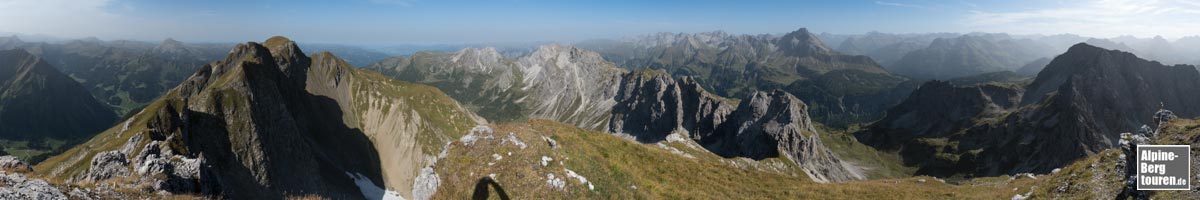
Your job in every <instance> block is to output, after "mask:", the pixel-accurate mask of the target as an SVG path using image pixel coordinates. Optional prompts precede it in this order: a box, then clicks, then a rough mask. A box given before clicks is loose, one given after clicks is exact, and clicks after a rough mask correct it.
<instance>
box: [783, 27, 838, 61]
mask: <svg viewBox="0 0 1200 200" xmlns="http://www.w3.org/2000/svg"><path fill="white" fill-rule="evenodd" d="M779 46H780V48H781V49H783V50H785V51H787V52H791V53H793V54H795V55H813V54H831V53H833V50H830V49H829V47H826V46H825V43H822V42H821V40H820V39H818V38H817V36H816V35H813V34H812V33H810V32H808V29H807V28H800V29H799V30H796V31H792V32H791V33H788V34H785V35H783V37H781V38H779Z"/></svg>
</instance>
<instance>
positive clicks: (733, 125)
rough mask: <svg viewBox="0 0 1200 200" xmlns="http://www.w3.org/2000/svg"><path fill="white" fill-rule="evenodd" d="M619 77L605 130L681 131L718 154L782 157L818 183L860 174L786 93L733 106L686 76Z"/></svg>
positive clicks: (658, 134) (655, 136) (654, 137)
mask: <svg viewBox="0 0 1200 200" xmlns="http://www.w3.org/2000/svg"><path fill="white" fill-rule="evenodd" d="M624 80H625V81H623V82H622V86H621V90H620V93H619V94H618V95H617V102H618V103H617V106H616V107H614V108H613V110H612V113H613V114H612V117H611V120H610V121H611V123H610V125H609V132H614V133H624V134H629V135H632V136H634V137H635V138H637V140H638V141H641V142H659V141H663V140H666V138H667V137H668V135H670V134H683V135H686V136H687V137H688V138H689V139H690V140H692V141H694V142H696V143H698V144H700V145H701V146H703V147H704V148H706V149H708V150H709V151H712V152H713V153H715V154H717V155H721V156H723V157H746V158H751V159H756V160H759V159H765V158H772V157H786V158H788V159H790V160H792V161H793V162H795V163H796V164H797V165H800V166H801V169H803V170H804V172H805V173H806V174H808V175H809V177H810V178H812V179H813V180H815V181H819V182H827V181H846V180H856V179H863V178H864V177H863V175H862V174H860V173H859V172H858V170H857V168H856V167H854V166H852V165H850V164H849V163H845V162H843V161H841V159H840V158H838V157H837V155H835V154H833V153H832V152H831V151H829V149H828V148H826V147H825V146H824V145H822V144H821V140H820V137H818V135H817V134H818V133H817V131H816V129H815V128H814V127H813V123H812V120H811V118H810V117H809V116H808V111H807V106H806V105H805V104H804V103H803V102H801V101H800V100H799V99H797V98H796V97H794V96H792V95H791V94H788V93H786V92H783V91H779V90H776V91H771V92H755V93H753V95H751V96H750V97H749V98H747V99H745V100H742V101H741V103H739V104H737V105H736V107H735V106H734V103H732V102H731V101H730V100H726V99H723V98H720V97H716V96H714V95H711V94H708V93H707V92H706V91H704V90H703V89H701V88H700V87H699V86H698V85H697V84H696V83H695V81H694V80H692V79H690V78H688V77H684V78H680V79H679V80H678V81H676V80H674V79H671V78H670V76H668V75H665V74H664V73H661V72H653V71H639V72H633V73H630V74H627V75H625V76H624Z"/></svg>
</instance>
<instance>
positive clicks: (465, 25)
mask: <svg viewBox="0 0 1200 200" xmlns="http://www.w3.org/2000/svg"><path fill="white" fill-rule="evenodd" d="M0 11H3V12H0V32H16V33H24V34H46V35H54V36H61V37H88V36H95V37H100V38H101V39H135V40H152V41H153V40H161V39H163V38H168V37H170V38H176V39H179V40H183V41H195V42H241V41H250V40H262V39H264V38H266V37H268V36H271V35H285V36H288V37H291V38H292V39H294V40H298V41H302V42H314V43H315V42H319V43H345V44H359V45H364V44H370V45H388V44H442V43H503V42H529V41H577V40H584V39H592V38H618V37H622V36H631V35H640V34H648V33H654V32H701V31H711V30H724V31H727V32H730V33H747V34H759V33H783V32H788V31H792V30H795V29H798V28H800V27H807V28H809V30H811V31H814V32H831V33H864V32H867V31H881V32H891V33H924V32H973V31H983V32H1008V33H1016V34H1057V33H1075V34H1081V35H1086V36H1096V37H1112V36H1118V35H1135V36H1140V37H1151V36H1154V35H1163V36H1166V37H1168V38H1177V37H1182V36H1187V35H1198V34H1200V22H1192V21H1196V20H1195V19H1200V1H1195V0H1138V1H1133V0H1061V1H1053V0H1051V1H1032V0H1015V1H1001V0H989V1H966V0H886V1H873V0H872V1H853V0H851V1H803V0H801V1H769V0H768V1H733V0H692V1H623V0H612V1H569V0H563V1H549V0H493V1H459V0H446V1H433V0H348V1H303V0H301V1H283V0H257V1H255V0H242V1H234V0H208V1H203V0H169V1H156V0H0Z"/></svg>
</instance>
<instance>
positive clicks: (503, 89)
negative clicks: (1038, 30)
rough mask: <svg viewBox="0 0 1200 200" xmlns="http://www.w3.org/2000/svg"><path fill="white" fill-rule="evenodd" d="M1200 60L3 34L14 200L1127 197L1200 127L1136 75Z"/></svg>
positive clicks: (896, 48) (848, 42) (1197, 96)
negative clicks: (1135, 173) (400, 47)
mask: <svg viewBox="0 0 1200 200" xmlns="http://www.w3.org/2000/svg"><path fill="white" fill-rule="evenodd" d="M1193 40H1194V41H1193ZM1188 42H1196V43H1197V44H1200V39H1195V38H1184V39H1180V40H1178V41H1175V42H1168V41H1166V40H1165V39H1162V38H1155V39H1138V38H1132V37H1118V38H1110V39H1096V38H1086V37H1079V36H1075V35H1052V36H1023V35H1008V34H985V33H969V34H953V33H933V34H885V33H875V32H873V33H868V34H865V35H835V34H813V33H811V32H809V31H808V30H807V29H804V28H800V29H798V30H796V31H792V32H788V33H784V34H778V35H774V34H763V35H733V34H728V33H725V32H720V31H716V32H704V33H694V34H689V33H659V34H653V35H646V36H640V37H633V38H625V39H620V40H591V41H585V42H579V43H575V44H558V43H552V44H542V45H539V46H536V47H529V48H510V47H502V48H496V47H478V48H476V47H471V48H461V49H459V48H454V49H450V50H446V49H433V50H429V51H417V52H412V53H411V54H406V55H401V56H393V57H386V56H388V55H387V54H384V53H379V52H377V51H375V50H368V49H363V48H359V47H353V46H342V45H319V44H318V45H311V46H310V45H301V44H298V43H297V42H296V41H292V40H290V39H288V38H285V37H281V36H276V37H271V38H269V39H267V40H265V41H262V42H246V43H240V44H229V45H225V44H186V43H182V42H179V41H175V40H172V39H167V40H164V41H162V42H161V43H158V44H154V43H145V42H136V41H100V40H95V39H87V40H73V41H64V42H61V43H29V42H23V41H20V39H17V38H15V37H9V38H0V47H2V49H9V50H2V51H0V145H4V146H2V147H4V148H0V154H27V155H28V154H29V153H31V152H32V153H37V154H40V155H43V156H41V158H45V159H44V161H42V159H40V158H39V159H29V158H28V157H23V158H20V159H16V158H13V157H0V171H4V173H6V174H3V175H0V198H21V197H27V196H30V195H34V194H36V195H43V196H44V197H47V198H54V199H61V198H58V197H62V198H67V197H68V196H69V197H71V198H80V199H88V198H94V199H152V198H196V197H199V198H235V199H292V198H333V199H391V198H407V199H431V198H432V199H462V198H467V196H471V197H472V198H487V197H489V196H492V195H495V196H501V198H509V197H516V198H518V199H525V198H585V199H605V198H618V199H624V198H630V197H633V198H650V199H653V198H664V197H665V198H699V199H713V198H716V199H742V198H748V199H756V198H763V199H787V198H796V197H797V196H802V197H810V196H815V197H828V198H831V199H841V198H849V199H854V198H919V199H931V198H950V199H976V198H985V199H995V198H1001V199H1003V198H1009V197H1012V198H1013V199H1021V198H1024V197H1029V196H1030V195H1031V194H1036V195H1047V194H1051V195H1053V194H1066V193H1069V192H1078V190H1083V189H1079V188H1076V187H1078V186H1083V187H1089V188H1101V189H1110V185H1113V184H1117V183H1122V182H1124V180H1125V179H1123V178H1122V179H1114V178H1112V177H1110V175H1108V174H1109V172H1111V171H1119V169H1126V168H1124V167H1121V166H1107V165H1106V166H1095V163H1112V162H1113V159H1114V158H1116V157H1119V156H1117V155H1119V154H1114V153H1113V152H1114V150H1111V149H1113V148H1114V147H1117V146H1119V145H1120V144H1122V143H1125V144H1128V143H1129V141H1128V140H1121V137H1122V136H1121V133H1123V132H1136V131H1139V130H1141V128H1142V127H1143V125H1144V124H1150V123H1153V118H1150V117H1149V116H1154V115H1155V114H1156V113H1157V111H1160V109H1167V110H1171V111H1173V112H1174V115H1177V116H1179V117H1183V118H1194V117H1197V116H1200V104H1196V103H1194V102H1200V71H1197V69H1196V67H1195V66H1192V65H1165V64H1162V62H1159V61H1153V60H1148V59H1146V58H1143V57H1139V56H1140V55H1141V54H1146V55H1148V56H1147V57H1155V58H1161V59H1166V60H1186V59H1187V57H1186V56H1181V55H1186V53H1185V52H1187V49H1188V48H1183V47H1185V46H1186V45H1184V44H1188ZM833 43H836V44H837V45H827V44H833ZM832 47H836V48H832ZM1108 47H1111V48H1113V49H1108ZM1168 47H1170V48H1168ZM222 48H224V49H222ZM447 48H448V47H447ZM306 49H307V50H310V51H306ZM1126 50H1128V51H1126ZM1130 51H1132V52H1130ZM338 52H344V53H346V54H347V57H348V58H346V59H343V58H342V57H340V56H342V55H341V54H340V53H338ZM385 57H386V58H385ZM877 61H881V62H877ZM1172 62H1173V61H1172ZM356 63H358V64H356ZM878 63H884V64H883V65H880V64H878ZM57 64H62V65H64V66H56V65H57ZM359 64H361V65H359ZM356 66H359V67H361V68H359V67H356ZM60 71H61V73H60ZM81 97H86V98H81ZM105 104H107V105H105ZM114 110H115V111H114ZM118 113H120V114H124V116H125V117H123V118H118V117H117V116H120V115H118ZM1180 123H1189V121H1171V122H1170V124H1168V125H1169V126H1168V127H1175V128H1174V129H1173V130H1170V131H1167V132H1168V133H1173V134H1181V133H1188V132H1194V131H1191V128H1194V126H1193V125H1188V124H1180ZM1155 126H1156V127H1157V125H1155ZM1125 137H1129V136H1128V135H1126V136H1125ZM1126 139H1127V138H1126ZM1166 139H1172V140H1175V139H1178V140H1191V139H1187V138H1182V139H1180V138H1166ZM1192 139H1194V138H1192ZM1158 140H1165V139H1163V138H1158ZM1171 142H1175V143H1184V142H1187V141H1182V142H1181V141H1171ZM76 143H78V145H75V144H76ZM1192 143H1195V142H1194V141H1193V142H1192ZM47 144H52V145H57V146H51V147H42V146H39V145H47ZM18 145H19V146H20V148H13V147H14V146H18ZM30 149H34V150H36V151H33V150H30ZM23 161H34V162H36V163H35V165H33V167H32V168H30V167H28V165H27V164H25V163H23ZM38 161H40V162H38ZM1081 166H1082V167H1081ZM1089 166H1090V167H1089ZM1114 167H1115V168H1114ZM9 172H13V173H9ZM1024 173H1035V174H1041V175H1035V174H1024ZM22 174H30V175H29V176H28V177H26V176H24V175H22ZM926 175H927V176H926ZM1077 175H1088V176H1093V177H1084V178H1082V179H1087V180H1083V181H1080V180H1077V179H1080V178H1079V177H1077ZM1026 177H1033V178H1026ZM1041 177H1048V178H1041ZM942 178H948V179H942ZM43 179H44V180H45V181H43ZM873 179H885V180H873ZM38 181H41V182H38ZM1079 182H1086V183H1079ZM1063 185H1067V186H1065V187H1064V186H1063ZM1095 185H1102V186H1095ZM10 188H15V189H10ZM30 188H32V189H30ZM1013 188H1017V189H1016V190H1014V189H1013ZM1064 188H1065V189H1064ZM66 189H70V192H65V190H66ZM55 192H57V193H55ZM1090 192H1093V193H1102V194H1110V193H1113V192H1111V191H1107V190H1106V191H1090ZM1193 195H1194V194H1193ZM1093 196H1094V197H1107V195H1093ZM1037 197H1075V196H1037Z"/></svg>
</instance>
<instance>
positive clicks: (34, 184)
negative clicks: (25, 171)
mask: <svg viewBox="0 0 1200 200" xmlns="http://www.w3.org/2000/svg"><path fill="white" fill-rule="evenodd" d="M0 199H47V200H66V199H67V196H66V195H64V194H63V192H62V191H61V190H59V189H58V188H57V187H55V186H54V185H50V183H47V182H46V181H44V180H41V179H34V178H29V177H25V175H22V174H18V173H0Z"/></svg>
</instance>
